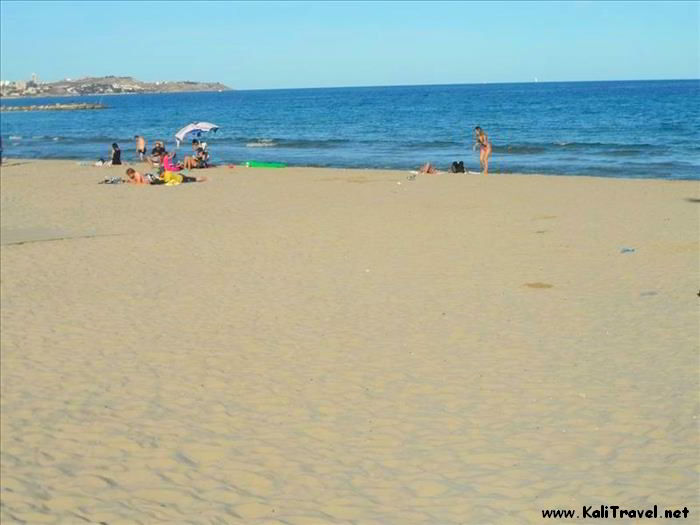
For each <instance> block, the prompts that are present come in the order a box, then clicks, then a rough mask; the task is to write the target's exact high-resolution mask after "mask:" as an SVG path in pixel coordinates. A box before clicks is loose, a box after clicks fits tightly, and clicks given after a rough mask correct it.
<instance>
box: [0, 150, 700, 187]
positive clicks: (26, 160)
mask: <svg viewBox="0 0 700 525" xmlns="http://www.w3.org/2000/svg"><path fill="white" fill-rule="evenodd" d="M122 151H123V150H122ZM8 162H20V163H22V164H26V163H29V162H40V163H41V162H61V163H71V164H75V165H78V166H81V167H95V168H99V169H109V170H114V169H115V167H101V166H94V163H95V162H97V161H96V160H85V159H80V158H32V157H29V158H22V157H5V156H4V155H3V158H2V165H1V166H5V164H6V163H8ZM245 162H247V161H242V162H241V163H240V164H235V163H225V164H214V166H212V167H211V168H207V169H204V170H200V169H195V170H192V171H193V172H194V173H202V174H207V173H210V172H211V171H212V170H217V169H223V168H226V169H229V168H228V166H230V165H233V166H234V167H235V168H242V169H248V168H245V167H244V166H243V163H245ZM1 166H0V167H1ZM122 166H124V169H126V168H127V167H137V166H141V167H142V169H141V170H139V169H137V171H144V172H150V171H152V170H153V168H152V167H151V166H150V164H146V163H143V162H141V161H132V160H124V161H123V162H122ZM250 169H255V168H250ZM290 169H296V170H299V169H308V170H330V171H354V172H362V171H364V172H372V173H397V174H403V175H406V176H408V175H413V174H416V172H417V171H418V167H416V168H413V169H409V168H406V169H396V168H373V167H361V168H358V167H343V166H297V165H290V164H288V165H287V166H286V167H284V168H276V169H275V170H273V171H279V172H280V173H284V171H285V170H290ZM258 171H259V169H258ZM452 175H454V176H469V177H486V178H493V177H511V176H515V177H546V178H562V177H563V178H573V179H593V180H601V179H604V180H626V181H629V180H637V181H667V182H676V181H677V182H700V178H695V179H693V178H676V177H674V178H670V177H635V176H633V175H630V176H628V177H622V176H614V177H611V176H605V175H588V174H582V175H576V174H571V173H523V172H509V173H506V172H496V171H491V172H490V173H489V175H488V176H484V175H483V174H481V173H476V172H473V171H471V170H470V171H469V172H467V173H450V172H448V171H439V172H438V173H436V174H434V175H428V174H418V176H420V177H427V178H431V177H440V176H452Z"/></svg>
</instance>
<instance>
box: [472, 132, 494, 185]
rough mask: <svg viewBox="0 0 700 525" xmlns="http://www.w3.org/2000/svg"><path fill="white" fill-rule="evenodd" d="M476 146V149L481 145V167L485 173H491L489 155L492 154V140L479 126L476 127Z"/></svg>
mask: <svg viewBox="0 0 700 525" xmlns="http://www.w3.org/2000/svg"><path fill="white" fill-rule="evenodd" d="M474 139H475V142H474V147H473V148H472V149H475V148H476V147H477V146H479V149H480V152H479V162H480V163H481V169H482V171H483V172H484V175H488V174H489V157H490V156H491V149H492V148H491V142H489V137H488V135H486V132H485V131H484V130H483V129H481V128H480V127H479V126H477V127H475V128H474Z"/></svg>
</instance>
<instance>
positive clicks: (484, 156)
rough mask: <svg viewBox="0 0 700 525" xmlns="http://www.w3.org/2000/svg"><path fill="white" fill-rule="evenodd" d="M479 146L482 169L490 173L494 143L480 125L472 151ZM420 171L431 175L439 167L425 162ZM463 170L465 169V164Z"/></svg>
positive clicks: (475, 133)
mask: <svg viewBox="0 0 700 525" xmlns="http://www.w3.org/2000/svg"><path fill="white" fill-rule="evenodd" d="M477 147H478V148H479V164H480V165H481V171H482V172H483V173H484V175H488V174H489V157H491V151H492V150H493V145H492V144H491V142H490V141H489V137H488V135H487V134H486V132H485V131H484V130H483V129H482V128H481V127H480V126H476V127H475V128H474V145H473V146H472V151H473V150H475V149H476V148H477ZM455 164H456V163H455ZM460 164H463V163H460ZM419 171H420V173H428V174H431V175H433V174H436V173H438V169H437V168H436V167H435V166H433V165H432V164H431V163H429V162H426V163H425V164H423V165H422V166H421V167H420V170H419ZM461 171H464V166H463V165H462V169H461Z"/></svg>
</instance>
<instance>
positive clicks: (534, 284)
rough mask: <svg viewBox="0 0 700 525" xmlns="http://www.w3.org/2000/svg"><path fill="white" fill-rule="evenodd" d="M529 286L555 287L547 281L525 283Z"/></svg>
mask: <svg viewBox="0 0 700 525" xmlns="http://www.w3.org/2000/svg"><path fill="white" fill-rule="evenodd" d="M525 286H527V287H528V288H554V285H552V284H547V283H539V282H538V283H525Z"/></svg>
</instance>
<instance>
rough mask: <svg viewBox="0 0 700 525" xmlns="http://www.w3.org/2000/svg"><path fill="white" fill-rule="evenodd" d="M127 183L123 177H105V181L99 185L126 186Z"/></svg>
mask: <svg viewBox="0 0 700 525" xmlns="http://www.w3.org/2000/svg"><path fill="white" fill-rule="evenodd" d="M125 182H126V181H125V180H124V179H122V178H121V177H105V179H104V180H101V181H100V182H98V183H97V184H124V183H125Z"/></svg>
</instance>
